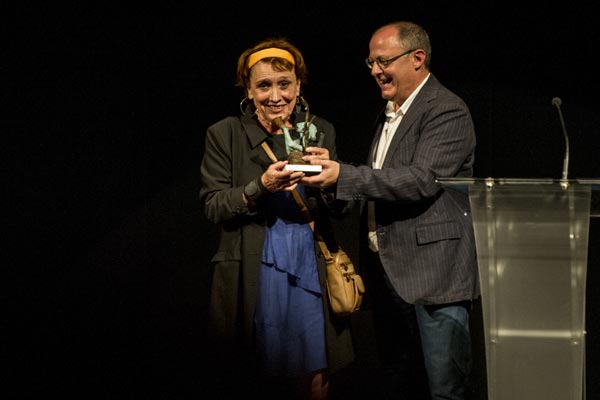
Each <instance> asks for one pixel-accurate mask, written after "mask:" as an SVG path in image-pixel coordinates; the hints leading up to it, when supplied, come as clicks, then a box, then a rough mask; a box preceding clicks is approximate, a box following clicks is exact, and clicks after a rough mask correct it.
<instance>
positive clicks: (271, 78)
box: [248, 61, 300, 131]
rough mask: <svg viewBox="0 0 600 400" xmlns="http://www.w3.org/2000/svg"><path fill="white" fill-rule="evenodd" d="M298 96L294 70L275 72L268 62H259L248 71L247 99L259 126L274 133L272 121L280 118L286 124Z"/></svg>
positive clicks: (297, 81)
mask: <svg viewBox="0 0 600 400" xmlns="http://www.w3.org/2000/svg"><path fill="white" fill-rule="evenodd" d="M299 95H300V81H299V80H297V79H296V74H295V72H294V70H293V69H292V70H291V71H287V70H286V71H275V70H274V69H273V66H272V65H271V63H269V62H263V61H259V62H257V63H256V64H255V65H254V66H253V67H252V68H251V69H250V87H249V88H248V98H249V99H250V100H252V102H253V103H254V106H255V107H256V115H257V116H258V120H259V121H260V122H261V124H262V125H263V126H264V127H265V128H267V130H269V131H274V130H277V129H274V128H275V127H274V126H272V121H273V120H274V119H275V118H277V117H280V118H281V119H282V120H283V121H284V122H286V121H287V120H288V119H289V117H290V115H291V114H292V112H293V110H294V107H295V106H296V98H297V96H299Z"/></svg>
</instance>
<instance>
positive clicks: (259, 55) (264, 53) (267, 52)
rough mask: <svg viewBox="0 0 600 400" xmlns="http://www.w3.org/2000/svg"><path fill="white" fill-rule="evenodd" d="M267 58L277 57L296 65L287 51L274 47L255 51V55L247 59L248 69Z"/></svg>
mask: <svg viewBox="0 0 600 400" xmlns="http://www.w3.org/2000/svg"><path fill="white" fill-rule="evenodd" d="M268 57H278V58H283V59H284V60H288V61H289V62H291V63H292V64H293V65H296V61H295V60H294V56H292V53H290V52H289V51H287V50H283V49H278V48H276V47H269V48H268V49H262V50H259V51H257V52H256V53H252V54H250V57H248V69H250V68H252V67H253V66H254V64H256V63H257V62H259V61H260V60H262V59H264V58H268Z"/></svg>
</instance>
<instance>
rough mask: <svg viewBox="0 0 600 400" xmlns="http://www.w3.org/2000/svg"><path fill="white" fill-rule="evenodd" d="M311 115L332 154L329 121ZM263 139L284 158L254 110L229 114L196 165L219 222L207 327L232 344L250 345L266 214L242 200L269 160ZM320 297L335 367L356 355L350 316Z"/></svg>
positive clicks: (203, 195) (203, 196)
mask: <svg viewBox="0 0 600 400" xmlns="http://www.w3.org/2000/svg"><path fill="white" fill-rule="evenodd" d="M295 117H296V118H299V119H300V121H303V120H304V118H305V116H304V114H302V113H299V114H297V115H295ZM312 117H314V119H313V121H312V122H313V123H314V124H315V126H316V127H317V128H318V130H319V132H323V133H324V134H325V136H324V141H323V147H326V148H328V149H329V151H330V154H331V157H332V158H334V157H336V156H337V154H336V147H335V129H334V127H333V125H332V124H331V123H329V122H328V121H326V120H324V119H322V118H319V117H318V116H312ZM263 141H267V143H269V144H270V145H271V148H272V149H273V150H274V151H275V152H276V155H277V157H278V159H280V160H284V159H286V158H287V154H285V150H284V149H283V152H279V153H277V148H275V147H274V146H273V145H272V143H271V137H270V135H269V134H268V133H267V132H266V131H265V130H264V129H263V128H262V127H261V126H260V125H259V124H258V123H257V122H256V120H255V119H254V118H253V117H252V115H243V116H242V117H227V118H225V119H223V120H221V121H219V122H217V123H215V124H214V125H212V126H210V127H209V128H208V130H207V132H206V139H205V149H204V157H203V160H202V164H201V168H200V171H201V189H200V200H201V202H202V203H203V205H204V211H205V214H206V216H207V218H208V220H209V221H211V222H213V223H215V224H218V225H219V226H220V238H219V244H218V249H217V250H216V253H215V254H214V256H213V257H212V262H213V267H214V272H213V278H212V285H211V297H210V306H209V319H210V321H209V327H210V332H209V333H210V334H211V336H212V337H213V338H217V339H218V340H219V341H220V342H223V343H222V344H224V345H225V346H228V345H231V346H234V347H236V346H237V345H239V344H240V343H241V344H244V345H245V346H248V348H252V336H253V321H254V311H255V307H256V297H257V288H258V275H259V268H260V263H261V255H262V249H263V244H264V238H265V224H266V220H265V213H264V208H263V207H262V206H261V204H259V205H258V207H257V210H255V211H253V210H250V209H249V208H248V207H247V206H246V205H245V204H244V202H243V200H242V192H243V190H244V186H245V185H246V184H247V183H248V182H250V181H251V180H253V179H256V178H257V177H258V176H260V175H261V174H262V173H263V172H264V171H265V170H266V169H267V168H268V166H269V164H271V160H270V159H269V157H268V156H267V154H266V152H265V151H264V149H263V148H262V147H261V143H262V142H263ZM310 190H314V189H309V188H307V193H308V192H309V191H310ZM317 197H318V198H317V199H316V200H315V202H311V204H315V203H316V204H317V205H318V207H321V208H324V207H325V205H324V200H323V199H322V198H321V197H322V196H317ZM307 203H308V202H307ZM318 212H319V214H320V216H321V217H323V218H324V216H325V215H327V212H326V211H325V210H319V211H318ZM315 251H317V252H318V257H317V260H318V264H319V265H318V267H319V277H320V281H321V291H322V293H326V288H325V262H324V258H323V257H322V255H321V254H320V251H319V250H318V247H317V246H316V245H315ZM323 299H324V304H323V305H324V312H325V321H326V337H327V352H328V360H329V366H330V369H331V370H335V369H337V368H339V367H341V366H343V365H346V364H348V363H349V362H350V361H352V359H353V357H354V353H353V350H352V341H351V337H350V331H349V320H348V318H337V317H335V316H333V315H330V314H329V307H328V302H327V300H326V299H327V296H323ZM228 341H229V342H231V343H227V342H228Z"/></svg>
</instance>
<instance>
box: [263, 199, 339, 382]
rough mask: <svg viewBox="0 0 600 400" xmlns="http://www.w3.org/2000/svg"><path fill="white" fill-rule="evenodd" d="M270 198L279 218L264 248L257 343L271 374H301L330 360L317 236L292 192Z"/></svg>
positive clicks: (324, 365) (324, 364)
mask: <svg viewBox="0 0 600 400" xmlns="http://www.w3.org/2000/svg"><path fill="white" fill-rule="evenodd" d="M301 193H302V192H301ZM269 201H270V202H271V203H272V204H271V205H270V207H269V209H270V211H271V212H272V213H274V214H275V218H274V219H272V221H274V222H273V223H272V224H271V225H270V226H268V227H267V231H266V236H265V243H264V248H263V255H262V265H261V269H260V275H259V291H258V293H259V294H258V299H257V305H256V314H255V328H256V344H257V350H258V355H259V359H260V360H261V366H262V367H263V369H264V372H265V373H266V374H268V375H270V376H285V377H297V376H302V375H306V374H309V373H311V372H314V371H317V370H320V369H323V368H325V367H326V366H327V357H326V350H325V328H324V326H325V324H324V317H323V302H322V298H321V289H320V285H319V276H318V272H317V260H316V256H315V246H314V237H313V232H312V230H311V228H310V226H309V225H308V223H307V222H306V220H305V219H304V217H303V216H302V214H300V212H299V207H298V205H297V204H296V202H295V200H294V199H293V197H292V195H291V193H288V192H278V193H275V194H274V195H273V196H271V198H270V199H269Z"/></svg>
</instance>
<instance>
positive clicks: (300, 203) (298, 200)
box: [261, 142, 333, 262]
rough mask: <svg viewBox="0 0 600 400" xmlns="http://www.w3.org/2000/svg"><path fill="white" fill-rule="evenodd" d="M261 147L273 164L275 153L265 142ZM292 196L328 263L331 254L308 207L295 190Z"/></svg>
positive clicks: (275, 158)
mask: <svg viewBox="0 0 600 400" xmlns="http://www.w3.org/2000/svg"><path fill="white" fill-rule="evenodd" d="M261 146H262V148H263V149H264V150H265V152H266V153H267V155H268V156H269V158H270V159H271V161H273V162H277V161H278V160H277V157H276V156H275V153H273V150H271V148H270V147H269V145H268V144H267V142H262V143H261ZM292 195H293V196H294V200H296V203H298V206H299V207H300V211H301V212H302V214H303V215H304V217H305V218H306V220H307V221H308V225H309V226H310V229H312V231H313V234H314V235H315V239H316V241H317V243H318V244H319V247H320V248H321V252H322V253H323V256H324V257H325V260H326V261H327V262H329V261H330V260H332V259H333V257H332V256H331V253H330V252H329V249H328V248H327V245H326V244H325V242H324V241H323V238H322V237H321V234H320V233H319V231H318V230H317V227H316V225H315V221H314V219H313V217H312V215H311V214H310V211H308V207H306V204H305V203H304V200H303V199H302V196H300V193H298V191H297V190H296V189H294V190H292Z"/></svg>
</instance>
